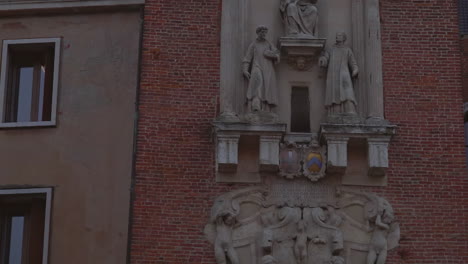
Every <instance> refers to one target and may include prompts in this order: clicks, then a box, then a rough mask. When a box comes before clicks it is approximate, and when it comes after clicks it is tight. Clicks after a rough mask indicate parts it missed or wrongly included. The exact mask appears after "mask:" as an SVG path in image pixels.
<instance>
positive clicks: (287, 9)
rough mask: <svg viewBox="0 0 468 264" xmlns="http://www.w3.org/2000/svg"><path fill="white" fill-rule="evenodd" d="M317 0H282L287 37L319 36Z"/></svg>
mask: <svg viewBox="0 0 468 264" xmlns="http://www.w3.org/2000/svg"><path fill="white" fill-rule="evenodd" d="M316 2H317V0H281V2H280V12H281V16H282V18H283V23H284V25H285V31H286V37H296V38H315V37H317V21H318V11H317V7H316V6H315V3H316Z"/></svg>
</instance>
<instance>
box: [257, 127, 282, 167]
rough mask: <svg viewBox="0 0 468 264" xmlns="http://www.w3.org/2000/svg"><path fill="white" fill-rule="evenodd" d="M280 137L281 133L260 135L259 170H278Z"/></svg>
mask: <svg viewBox="0 0 468 264" xmlns="http://www.w3.org/2000/svg"><path fill="white" fill-rule="evenodd" d="M281 138H282V136H281V135H274V136H270V135H261V136H260V171H269V172H277V171H278V167H279V145H280V142H281Z"/></svg>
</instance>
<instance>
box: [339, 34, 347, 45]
mask: <svg viewBox="0 0 468 264" xmlns="http://www.w3.org/2000/svg"><path fill="white" fill-rule="evenodd" d="M347 38H348V37H347V36H346V33H344V32H337V33H336V43H338V44H342V43H345V42H346V39H347Z"/></svg>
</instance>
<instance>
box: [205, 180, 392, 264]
mask: <svg viewBox="0 0 468 264" xmlns="http://www.w3.org/2000/svg"><path fill="white" fill-rule="evenodd" d="M281 182H282V181H281ZM286 182H288V183H290V181H286ZM286 185H289V184H286ZM303 185H305V187H306V188H295V189H294V190H288V188H287V186H285V184H284V183H283V184H281V186H282V187H283V188H282V190H283V192H278V191H276V190H275V189H274V188H272V186H270V188H268V190H267V189H264V188H260V187H248V188H244V189H241V190H237V191H232V192H229V193H226V194H224V195H221V196H220V197H218V198H217V199H216V200H215V204H214V206H213V208H212V212H211V217H210V223H208V224H207V226H206V227H205V234H206V236H207V238H208V240H210V241H211V242H212V243H213V244H214V245H215V248H214V249H215V257H216V261H217V263H221V264H228V263H229V264H240V262H242V264H254V263H262V264H286V263H287V264H345V263H347V264H363V263H366V264H385V260H386V256H387V251H388V250H391V249H393V248H395V247H396V246H397V245H398V240H399V227H398V224H397V223H396V222H395V221H394V219H395V217H394V212H393V209H392V207H391V205H390V204H389V203H388V201H386V200H385V199H384V198H382V197H379V196H377V195H375V194H371V193H365V192H359V191H354V190H352V189H342V188H338V189H336V188H332V187H327V188H332V189H333V190H334V192H333V193H334V195H335V196H336V199H333V198H330V197H329V196H328V191H325V190H322V191H319V189H317V188H315V187H316V184H312V183H310V182H308V181H303ZM292 186H295V185H292ZM314 186H315V187H314ZM289 187H290V186H289ZM292 192H299V193H298V195H300V197H307V199H310V200H313V202H309V203H304V202H303V201H300V200H297V199H291V193H292ZM271 196H278V197H277V199H272V201H276V202H277V203H276V202H275V205H271V203H270V201H269V199H271ZM292 197H294V196H292ZM317 201H323V202H317ZM269 204H270V205H269ZM286 204H287V206H286ZM345 248H346V250H344V249H345ZM365 251H368V254H363V252H365Z"/></svg>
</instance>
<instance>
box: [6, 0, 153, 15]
mask: <svg viewBox="0 0 468 264" xmlns="http://www.w3.org/2000/svg"><path fill="white" fill-rule="evenodd" d="M144 4H145V0H6V1H1V2H0V14H2V15H5V14H10V13H11V14H18V13H36V12H42V11H53V10H63V9H73V10H77V9H86V8H88V9H89V8H112V7H114V8H115V7H119V8H123V7H137V6H141V5H144Z"/></svg>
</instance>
